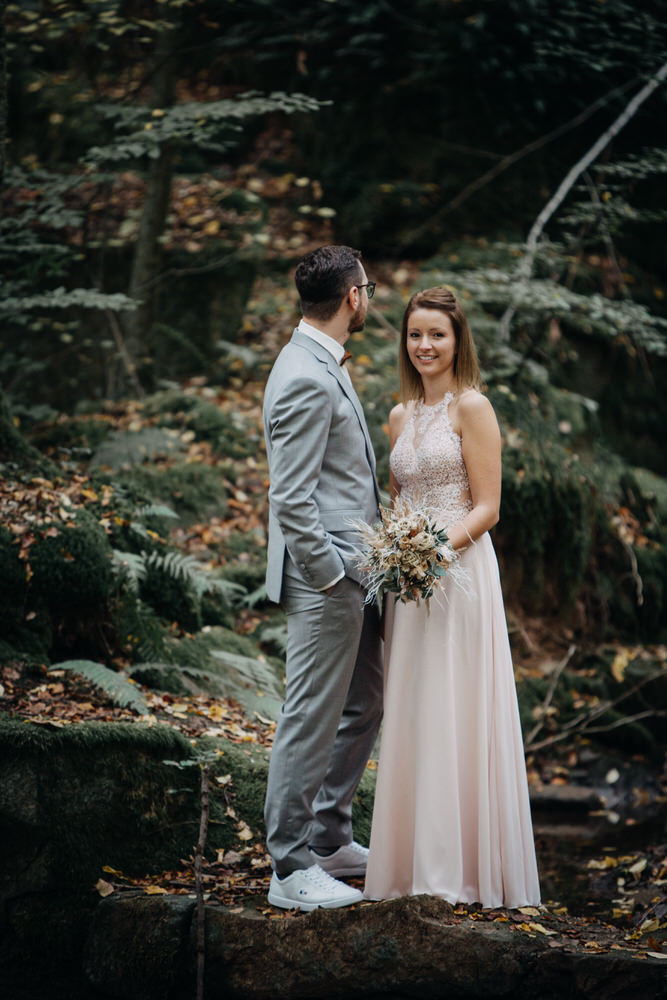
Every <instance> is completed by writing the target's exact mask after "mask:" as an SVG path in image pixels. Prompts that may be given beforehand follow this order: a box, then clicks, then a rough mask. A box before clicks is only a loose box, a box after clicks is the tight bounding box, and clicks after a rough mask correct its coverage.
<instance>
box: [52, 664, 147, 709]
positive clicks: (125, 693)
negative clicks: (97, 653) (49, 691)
mask: <svg viewBox="0 0 667 1000" xmlns="http://www.w3.org/2000/svg"><path fill="white" fill-rule="evenodd" d="M51 669H52V670H70V671H71V672H72V673H74V674H78V675H79V677H83V678H84V679H85V680H87V681H90V683H91V684H94V685H95V686H96V687H99V688H101V689H102V690H103V691H104V692H106V694H108V695H109V696H110V697H111V698H112V699H113V701H114V702H115V704H116V705H119V706H120V708H132V709H134V711H135V712H138V713H139V714H140V715H145V714H147V712H148V708H147V706H146V699H145V698H144V696H143V694H142V693H141V691H140V690H139V689H138V688H137V687H136V686H135V685H133V684H130V683H129V681H127V680H126V679H125V678H124V677H121V676H120V675H119V674H117V673H115V671H113V670H109V668H108V667H105V666H104V665H103V664H101V663H94V662H93V661H92V660H64V661H63V662H62V663H54V664H53V665H52V667H51Z"/></svg>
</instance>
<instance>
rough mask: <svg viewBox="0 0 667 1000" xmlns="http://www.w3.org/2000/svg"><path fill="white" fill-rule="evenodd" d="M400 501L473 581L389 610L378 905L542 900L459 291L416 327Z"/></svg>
mask: <svg viewBox="0 0 667 1000" xmlns="http://www.w3.org/2000/svg"><path fill="white" fill-rule="evenodd" d="M399 373H400V382H401V398H402V400H403V402H402V403H401V404H400V405H398V406H396V407H395V408H394V409H393V410H392V411H391V414H390V417H389V432H390V439H391V449H392V450H391V460H390V464H391V489H392V498H394V497H395V496H396V495H397V494H399V493H400V494H401V496H402V497H403V498H404V499H405V500H407V502H408V503H409V504H410V505H411V506H413V507H422V508H424V507H428V508H429V509H430V510H431V512H433V513H435V514H436V516H437V519H438V523H439V524H441V525H444V526H445V527H446V529H447V532H448V535H449V540H450V542H451V544H452V545H453V547H454V549H455V550H457V552H458V553H459V556H460V565H462V566H464V567H465V568H466V570H467V578H468V579H469V586H468V587H466V588H465V590H464V589H463V588H461V587H457V586H456V584H455V583H454V582H453V581H452V580H447V578H445V585H444V591H443V592H441V593H439V594H436V596H434V597H433V598H432V599H431V601H430V607H427V606H425V605H424V604H423V603H420V604H419V605H418V604H416V603H414V602H411V603H408V604H401V603H396V604H394V602H393V601H392V600H388V601H387V618H388V620H387V643H386V654H385V709H384V728H383V735H382V746H381V751H380V761H379V766H378V781H377V789H376V795H375V807H374V811H373V827H372V833H371V843H370V856H369V860H368V869H367V875H366V886H365V895H366V897H367V898H369V899H387V898H390V897H393V896H402V895H406V894H417V893H429V894H431V895H435V896H440V897H442V898H443V899H446V900H448V901H449V902H450V903H455V902H464V903H473V902H479V903H481V904H482V905H483V906H485V907H496V906H506V907H517V906H522V905H525V904H536V903H539V899H540V892H539V883H538V876H537V865H536V861H535V849H534V844H533V833H532V825H531V819H530V806H529V801H528V787H527V781H526V769H525V763H524V757H523V744H522V738H521V728H520V723H519V713H518V705H517V699H516V690H515V686H514V675H513V669H512V660H511V655H510V649H509V641H508V637H507V627H506V622H505V612H504V607H503V599H502V593H501V589H500V579H499V575H498V563H497V560H496V556H495V552H494V549H493V545H492V543H491V539H490V537H489V534H488V532H489V529H490V528H492V527H493V526H494V524H496V522H497V520H498V510H499V506H500V479H501V464H500V432H499V429H498V423H497V421H496V417H495V414H494V412H493V408H492V406H491V404H490V402H489V401H488V399H487V398H486V397H485V396H483V395H482V393H481V392H480V375H479V366H478V363H477V356H476V352H475V347H474V344H473V341H472V337H471V334H470V330H469V327H468V322H467V320H466V317H465V314H464V313H463V310H462V308H461V306H460V304H459V302H458V301H457V299H456V298H455V297H454V295H452V293H451V292H449V291H448V290H447V289H445V288H431V289H427V290H426V291H421V292H417V293H416V294H415V295H413V297H412V298H411V300H410V302H409V303H408V306H407V308H406V311H405V316H404V318H403V329H402V335H401V345H400V351H399Z"/></svg>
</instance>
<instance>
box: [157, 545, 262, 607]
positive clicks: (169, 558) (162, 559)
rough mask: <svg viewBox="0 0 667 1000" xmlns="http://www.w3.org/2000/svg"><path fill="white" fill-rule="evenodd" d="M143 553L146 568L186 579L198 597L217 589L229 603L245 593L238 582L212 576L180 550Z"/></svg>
mask: <svg viewBox="0 0 667 1000" xmlns="http://www.w3.org/2000/svg"><path fill="white" fill-rule="evenodd" d="M143 555H144V559H145V563H146V567H147V568H148V569H155V570H158V572H161V573H166V574H167V576H171V577H173V578H174V579H176V580H186V581H187V582H188V583H190V584H191V585H192V587H193V588H194V591H195V593H196V594H197V597H199V598H201V597H202V596H203V595H204V594H208V593H210V592H211V591H217V593H219V594H222V596H223V597H224V598H225V599H226V601H227V603H228V604H230V605H231V604H232V603H233V602H234V601H235V600H236V599H237V598H238V597H239V596H240V595H241V594H245V588H244V587H242V586H241V585H240V584H238V583H234V582H233V581H232V580H225V579H221V578H220V577H217V576H213V575H212V573H210V572H209V571H207V570H205V569H203V568H202V565H201V563H199V562H198V561H197V560H196V559H195V557H194V556H187V555H183V554H182V553H181V552H165V553H162V552H151V553H150V555H147V554H146V553H144V554H143Z"/></svg>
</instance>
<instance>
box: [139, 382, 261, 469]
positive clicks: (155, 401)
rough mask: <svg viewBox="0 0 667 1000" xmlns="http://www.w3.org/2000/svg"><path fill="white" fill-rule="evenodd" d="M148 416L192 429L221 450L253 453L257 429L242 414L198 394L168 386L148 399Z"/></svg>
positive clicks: (238, 454) (164, 423)
mask: <svg viewBox="0 0 667 1000" xmlns="http://www.w3.org/2000/svg"><path fill="white" fill-rule="evenodd" d="M144 412H145V414H146V416H147V417H153V416H156V417H158V423H159V425H160V426H161V427H167V428H173V429H175V430H178V431H181V432H182V431H191V432H192V433H193V434H194V436H195V438H196V439H197V440H198V441H210V443H211V445H212V446H213V447H214V448H215V449H216V451H218V452H219V453H220V454H222V455H225V456H226V457H229V458H243V457H244V456H246V455H250V454H253V451H254V448H253V444H254V442H255V436H254V433H253V430H254V429H251V428H250V427H249V426H248V423H247V421H246V420H244V418H243V417H242V416H241V415H230V414H229V413H227V412H225V411H224V410H223V409H222V408H221V407H219V406H216V405H215V403H209V402H208V401H207V400H205V399H201V397H199V396H195V395H187V394H185V393H182V392H178V391H174V390H168V391H166V392H157V393H154V394H153V395H152V396H150V397H149V398H148V399H147V400H146V404H145V407H144Z"/></svg>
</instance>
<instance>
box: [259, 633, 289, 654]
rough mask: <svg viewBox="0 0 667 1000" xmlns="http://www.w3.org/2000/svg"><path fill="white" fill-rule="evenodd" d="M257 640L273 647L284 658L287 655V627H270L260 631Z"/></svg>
mask: <svg viewBox="0 0 667 1000" xmlns="http://www.w3.org/2000/svg"><path fill="white" fill-rule="evenodd" d="M259 640H260V642H265V643H267V644H271V645H272V646H275V648H276V649H277V650H279V651H280V652H281V653H282V654H283V656H284V655H285V654H286V653H287V625H270V626H268V627H265V628H262V629H260V632H259Z"/></svg>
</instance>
